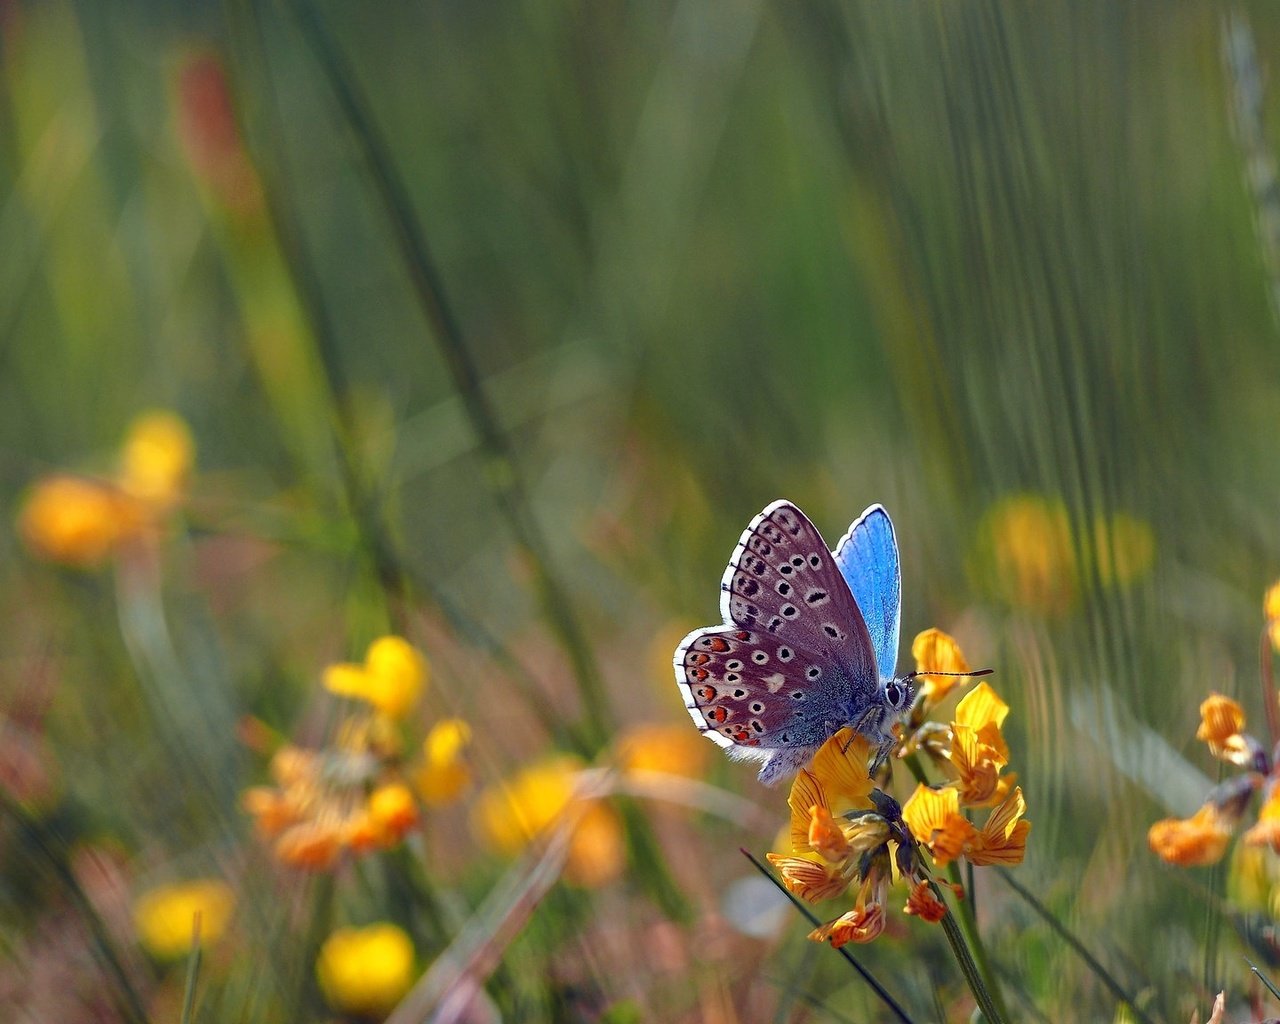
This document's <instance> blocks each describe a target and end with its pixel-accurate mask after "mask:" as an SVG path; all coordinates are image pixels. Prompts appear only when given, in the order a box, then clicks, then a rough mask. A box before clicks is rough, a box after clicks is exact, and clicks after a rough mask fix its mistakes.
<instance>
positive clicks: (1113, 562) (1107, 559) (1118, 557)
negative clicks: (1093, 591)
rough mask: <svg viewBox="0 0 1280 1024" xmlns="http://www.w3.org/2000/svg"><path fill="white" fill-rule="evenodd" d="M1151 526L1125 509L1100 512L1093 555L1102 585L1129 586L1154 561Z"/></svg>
mask: <svg viewBox="0 0 1280 1024" xmlns="http://www.w3.org/2000/svg"><path fill="white" fill-rule="evenodd" d="M1155 552H1156V541H1155V535H1154V534H1153V533H1152V532H1151V526H1150V524H1149V523H1147V522H1145V521H1144V520H1141V519H1138V518H1137V517H1135V516H1131V515H1129V514H1128V513H1126V512H1116V513H1113V514H1112V515H1110V516H1099V517H1098V518H1097V519H1095V520H1094V522H1093V557H1094V564H1095V565H1096V566H1097V569H1098V581H1099V582H1100V583H1101V584H1102V585H1103V586H1127V585H1128V584H1130V583H1133V582H1134V581H1135V580H1138V579H1141V578H1142V577H1143V576H1145V575H1146V574H1147V573H1148V572H1149V571H1150V570H1151V566H1152V563H1154V562H1155Z"/></svg>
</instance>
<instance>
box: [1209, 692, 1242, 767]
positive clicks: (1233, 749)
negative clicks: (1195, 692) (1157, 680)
mask: <svg viewBox="0 0 1280 1024" xmlns="http://www.w3.org/2000/svg"><path fill="white" fill-rule="evenodd" d="M1243 729H1244V708H1242V707H1241V706H1240V705H1239V704H1237V703H1236V702H1235V701H1234V700H1232V699H1231V698H1230V697H1224V696H1223V695H1222V694H1220V693H1211V694H1209V696H1208V697H1206V698H1205V699H1204V700H1203V701H1202V702H1201V703H1200V727H1199V728H1198V729H1197V730H1196V739H1198V740H1204V742H1205V743H1207V744H1208V745H1209V752H1210V753H1211V754H1213V756H1214V757H1216V758H1218V759H1219V760H1222V761H1227V762H1228V763H1230V764H1239V765H1246V764H1248V763H1249V761H1250V760H1251V759H1252V758H1253V753H1254V744H1252V743H1251V742H1250V741H1249V738H1248V737H1247V736H1245V735H1244V734H1243V732H1242V730H1243Z"/></svg>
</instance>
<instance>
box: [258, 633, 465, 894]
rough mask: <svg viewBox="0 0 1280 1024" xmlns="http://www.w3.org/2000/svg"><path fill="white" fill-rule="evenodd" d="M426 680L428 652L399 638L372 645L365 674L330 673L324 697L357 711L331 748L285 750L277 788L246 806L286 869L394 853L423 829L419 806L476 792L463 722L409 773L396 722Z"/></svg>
mask: <svg viewBox="0 0 1280 1024" xmlns="http://www.w3.org/2000/svg"><path fill="white" fill-rule="evenodd" d="M427 676H428V664H427V660H426V658H425V657H424V656H423V654H422V652H420V651H419V650H418V649H417V648H415V647H414V646H413V645H412V644H410V643H409V642H408V641H406V640H404V639H403V638H401V637H398V636H384V637H381V638H379V639H377V640H375V641H374V642H373V643H372V644H371V645H370V646H369V650H368V653H367V654H366V657H365V661H364V664H363V665H348V664H341V665H331V666H329V668H328V669H327V670H326V671H325V673H324V683H325V687H326V689H328V690H329V691H330V692H332V693H335V694H337V695H340V696H342V697H345V698H348V699H350V700H351V701H352V702H353V703H354V705H355V710H354V711H353V713H352V714H350V715H349V716H347V717H346V718H344V719H343V720H342V722H341V723H340V724H339V726H338V728H337V729H336V731H335V737H334V740H333V742H332V743H331V744H330V746H328V747H326V748H324V749H321V750H305V749H302V748H300V747H296V746H293V745H291V744H286V745H284V746H282V747H281V748H280V749H279V750H278V751H276V753H275V756H274V757H273V758H272V759H271V764H270V769H269V770H270V774H271V777H272V781H273V782H274V785H271V786H255V787H253V788H251V789H248V790H246V791H245V793H244V795H243V798H242V800H243V804H244V807H245V809H246V810H247V811H248V812H249V813H250V814H252V815H253V817H254V819H255V822H256V825H257V829H258V833H259V835H261V836H262V838H263V839H265V840H268V841H270V842H271V843H272V844H273V850H274V852H275V856H276V858H277V859H278V860H279V861H280V862H281V863H283V864H286V865H289V866H291V867H297V868H304V869H308V870H312V871H326V870H329V869H331V868H333V867H334V866H335V865H336V864H337V863H338V862H339V860H340V859H341V858H342V856H343V855H344V854H348V853H349V854H352V855H360V854H364V853H368V852H370V851H372V850H378V849H386V848H389V847H393V846H396V845H397V844H399V843H400V842H402V841H403V840H404V838H405V836H407V835H408V834H409V833H410V832H411V831H412V830H413V829H414V828H415V827H417V825H418V823H419V821H420V819H421V812H420V805H421V804H426V805H427V806H443V805H445V804H449V803H452V802H454V801H456V800H457V799H458V798H459V797H460V796H461V795H462V794H463V792H464V791H465V790H466V789H467V787H468V786H469V785H470V784H471V771H470V768H469V766H468V764H467V761H466V752H467V748H468V746H469V745H470V742H471V730H470V728H469V727H468V726H467V723H466V722H463V721H461V720H459V719H444V720H442V721H440V722H437V723H436V724H435V725H434V726H433V727H432V728H431V730H430V731H429V732H428V733H427V736H426V738H425V739H424V740H423V742H422V747H421V754H420V756H419V757H418V758H417V759H416V760H411V761H410V763H409V764H407V765H406V764H405V758H404V756H403V750H402V744H401V740H400V735H399V732H398V729H397V726H396V719H397V718H399V717H402V716H404V715H405V714H406V713H407V712H408V711H409V710H410V709H411V708H412V707H413V706H414V704H415V703H416V701H417V698H418V696H419V695H420V694H421V692H422V689H423V687H424V686H425V685H426V680H427ZM415 788H416V790H417V791H416V792H415Z"/></svg>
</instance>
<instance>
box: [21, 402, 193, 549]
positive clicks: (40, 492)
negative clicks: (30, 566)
mask: <svg viewBox="0 0 1280 1024" xmlns="http://www.w3.org/2000/svg"><path fill="white" fill-rule="evenodd" d="M194 461H195V443H194V442H193V441H192V439H191V431H190V430H189V429H188V428H187V425H186V424H185V423H184V422H183V421H182V419H181V418H179V417H178V416H176V415H175V414H173V413H171V412H165V411H162V410H155V411H152V412H147V413H143V414H142V415H140V416H139V417H138V418H137V419H135V420H134V421H133V423H132V424H131V425H130V427H129V430H128V432H127V434H126V436H125V440H124V444H123V445H122V446H121V451H120V458H119V467H118V469H117V471H116V473H115V475H114V476H112V477H110V478H97V477H89V476H77V475H74V474H70V473H57V474H53V475H51V476H46V477H43V478H41V479H39V480H37V481H36V482H35V483H34V484H32V486H31V488H30V490H29V491H28V492H27V495H26V497H25V499H24V500H23V502H22V508H21V511H20V512H19V513H18V532H19V533H20V534H21V535H22V539H23V541H24V542H25V543H26V545H27V548H28V549H29V550H30V551H31V552H32V553H34V554H36V555H38V556H40V557H41V558H44V559H46V560H48V561H51V562H58V563H60V564H62V565H67V566H71V567H73V568H77V569H91V568H94V567H96V566H98V565H101V564H102V563H103V562H105V561H106V560H107V559H109V558H111V557H112V556H113V555H115V554H116V553H117V552H118V551H119V550H120V549H121V548H123V547H124V546H126V545H127V544H129V543H130V542H133V541H136V540H138V539H139V538H142V537H145V536H147V535H148V534H150V533H152V532H154V530H155V529H156V528H157V526H158V525H159V524H160V522H161V521H162V520H163V517H164V515H165V514H166V513H168V512H169V511H170V510H171V509H172V508H173V507H174V506H175V505H177V504H178V502H179V501H180V500H181V498H182V495H183V491H184V489H185V487H186V481H187V477H188V475H189V474H190V471H191V466H192V464H193V463H194Z"/></svg>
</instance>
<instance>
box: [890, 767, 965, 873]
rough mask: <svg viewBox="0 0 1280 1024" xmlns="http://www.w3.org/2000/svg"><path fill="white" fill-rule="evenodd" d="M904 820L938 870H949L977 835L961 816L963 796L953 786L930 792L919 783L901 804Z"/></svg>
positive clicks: (930, 790) (929, 789)
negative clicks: (926, 848)
mask: <svg viewBox="0 0 1280 1024" xmlns="http://www.w3.org/2000/svg"><path fill="white" fill-rule="evenodd" d="M902 820H903V821H905V822H906V823H907V828H909V829H910V830H911V834H912V835H913V836H914V837H915V839H916V841H917V842H919V843H922V844H923V845H924V846H926V847H928V849H929V852H930V853H931V854H933V862H934V863H935V864H936V865H937V866H938V867H946V866H947V865H948V864H950V863H951V861H953V860H955V859H956V858H957V857H959V856H960V855H961V854H962V853H964V851H965V849H966V848H967V847H968V846H969V844H970V843H971V842H972V841H973V839H974V837H975V836H976V835H977V829H975V828H974V827H973V824H972V823H971V822H970V821H969V820H968V819H967V818H966V817H965V816H964V815H963V814H961V813H960V794H959V793H958V792H956V790H954V789H951V788H950V787H948V788H945V789H931V788H929V787H928V786H926V785H925V784H924V783H920V784H918V785H917V786H916V791H915V792H914V793H912V794H911V797H910V798H909V799H908V800H907V802H906V803H905V804H903V805H902Z"/></svg>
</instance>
